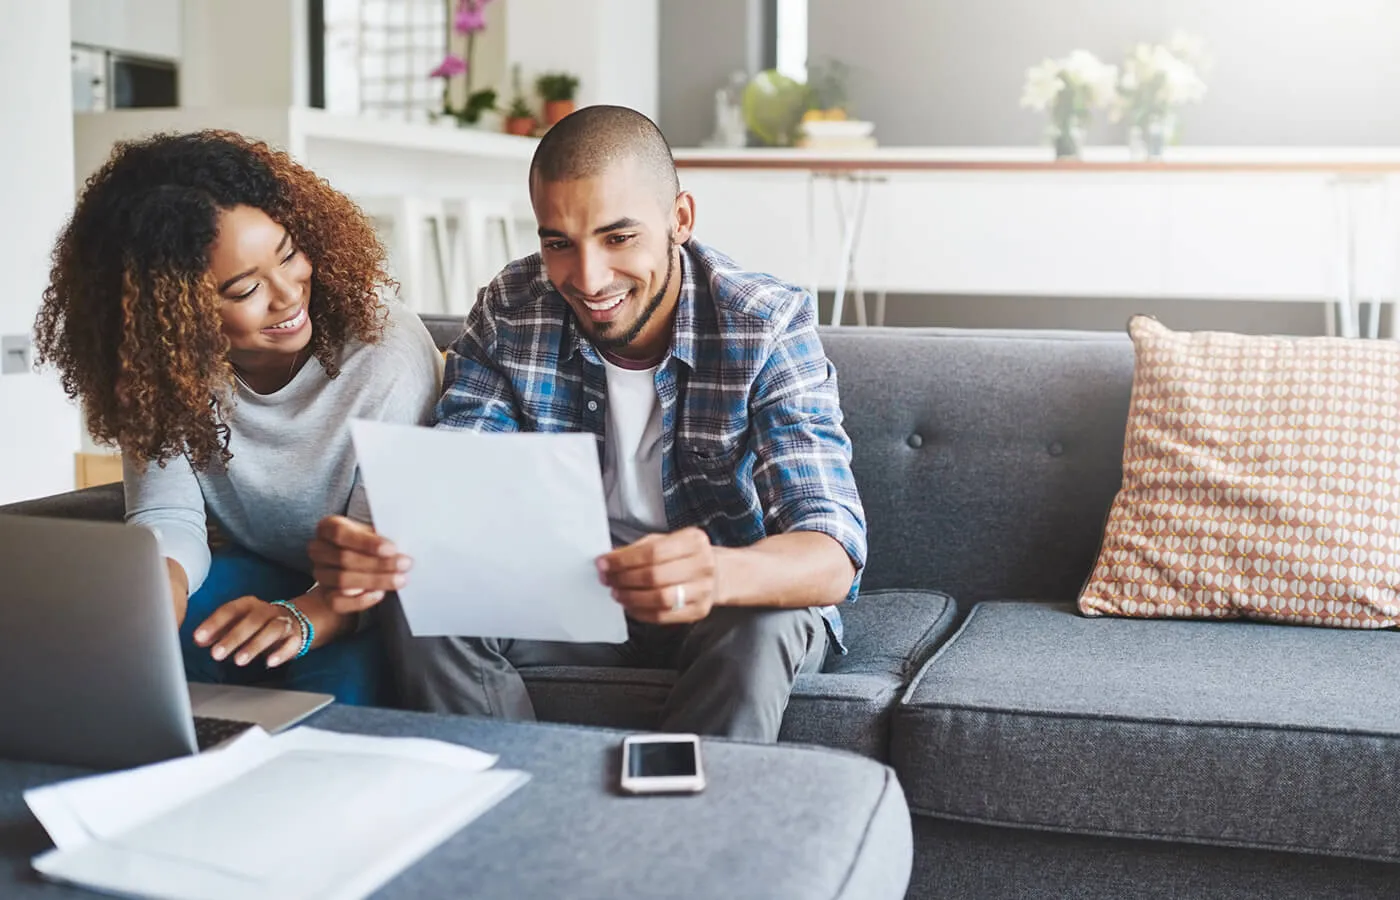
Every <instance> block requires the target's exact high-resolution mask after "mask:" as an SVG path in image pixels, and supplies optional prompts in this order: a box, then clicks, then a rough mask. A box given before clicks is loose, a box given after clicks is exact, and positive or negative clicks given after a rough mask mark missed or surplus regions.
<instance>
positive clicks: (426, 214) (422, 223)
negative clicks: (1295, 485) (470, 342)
mask: <svg viewBox="0 0 1400 900" xmlns="http://www.w3.org/2000/svg"><path fill="white" fill-rule="evenodd" d="M355 202H356V203H358V204H359V206H360V209H362V210H364V213H365V215H366V216H368V217H369V219H370V221H371V222H374V223H376V230H379V231H380V238H381V239H382V240H383V241H384V243H385V245H386V246H387V247H388V249H389V272H390V274H391V275H392V276H393V277H394V279H395V280H396V281H398V283H399V296H400V298H401V299H402V300H403V302H404V305H405V306H407V307H408V308H409V309H411V310H413V311H414V312H420V313H421V312H451V309H450V306H449V300H450V287H451V285H452V283H453V280H454V274H455V269H456V268H457V262H456V260H455V259H454V248H453V246H452V241H451V236H450V234H449V232H448V227H447V210H446V207H445V204H444V203H443V201H441V200H437V199H432V198H427V197H410V196H387V197H373V196H372V197H364V196H361V197H356V198H355ZM386 226H387V228H386ZM386 230H387V234H386V233H385V231H386Z"/></svg>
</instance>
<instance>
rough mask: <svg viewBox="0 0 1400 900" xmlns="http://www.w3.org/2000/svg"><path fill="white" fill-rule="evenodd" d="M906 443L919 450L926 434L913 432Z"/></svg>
mask: <svg viewBox="0 0 1400 900" xmlns="http://www.w3.org/2000/svg"><path fill="white" fill-rule="evenodd" d="M904 443H906V444H908V445H909V446H910V447H913V448H914V449H915V450H917V449H919V448H920V447H922V446H923V445H924V436H923V435H922V434H911V435H909V439H908V440H907V441H905V442H904Z"/></svg>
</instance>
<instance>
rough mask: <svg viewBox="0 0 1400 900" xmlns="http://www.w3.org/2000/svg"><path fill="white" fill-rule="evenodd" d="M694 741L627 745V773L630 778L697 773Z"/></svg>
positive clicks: (676, 776)
mask: <svg viewBox="0 0 1400 900" xmlns="http://www.w3.org/2000/svg"><path fill="white" fill-rule="evenodd" d="M697 771H698V767H697V766H696V759H695V742H694V741H663V742H657V743H636V744H629V745H628V753H627V774H628V776H629V777H632V778H679V777H685V776H690V775H695V774H697Z"/></svg>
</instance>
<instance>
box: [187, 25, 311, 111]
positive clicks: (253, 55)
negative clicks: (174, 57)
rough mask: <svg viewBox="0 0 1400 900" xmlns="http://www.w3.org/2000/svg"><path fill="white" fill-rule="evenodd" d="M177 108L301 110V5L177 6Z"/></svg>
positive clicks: (304, 50) (304, 81)
mask: <svg viewBox="0 0 1400 900" xmlns="http://www.w3.org/2000/svg"><path fill="white" fill-rule="evenodd" d="M183 8H184V16H183V23H182V43H183V50H184V52H183V59H182V60H181V65H180V105H181V106H198V107H206V106H306V105H307V104H308V102H309V99H310V85H309V79H310V69H309V63H308V46H307V24H308V23H307V4H306V0H183Z"/></svg>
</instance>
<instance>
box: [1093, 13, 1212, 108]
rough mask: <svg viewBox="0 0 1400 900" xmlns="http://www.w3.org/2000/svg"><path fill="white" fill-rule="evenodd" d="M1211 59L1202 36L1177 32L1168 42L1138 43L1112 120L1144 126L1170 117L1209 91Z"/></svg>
mask: <svg viewBox="0 0 1400 900" xmlns="http://www.w3.org/2000/svg"><path fill="white" fill-rule="evenodd" d="M1208 65H1209V62H1208V60H1207V57H1206V51H1205V45H1204V42H1202V41H1201V39H1200V38H1198V37H1195V36H1193V35H1190V34H1186V33H1185V32H1177V33H1176V34H1174V35H1172V38H1171V40H1169V41H1168V42H1167V43H1165V44H1138V45H1137V46H1136V47H1134V48H1133V50H1132V52H1131V53H1129V54H1128V57H1127V59H1125V60H1124V61H1123V68H1122V75H1121V76H1120V77H1119V79H1118V98H1117V100H1116V102H1115V103H1114V105H1113V110H1112V113H1111V117H1112V119H1113V120H1114V121H1115V122H1116V121H1119V120H1120V119H1125V118H1126V119H1127V120H1128V123H1129V124H1130V125H1134V126H1137V127H1144V126H1147V125H1148V124H1150V123H1152V122H1154V121H1158V122H1160V121H1161V120H1164V119H1170V117H1171V116H1172V115H1173V114H1174V113H1175V112H1176V110H1177V109H1179V108H1180V107H1182V106H1185V105H1186V104H1188V103H1199V102H1200V101H1201V98H1203V97H1204V96H1205V93H1206V83H1205V80H1204V79H1203V78H1202V75H1203V73H1204V71H1205V70H1206V69H1207V67H1208Z"/></svg>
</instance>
